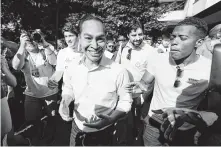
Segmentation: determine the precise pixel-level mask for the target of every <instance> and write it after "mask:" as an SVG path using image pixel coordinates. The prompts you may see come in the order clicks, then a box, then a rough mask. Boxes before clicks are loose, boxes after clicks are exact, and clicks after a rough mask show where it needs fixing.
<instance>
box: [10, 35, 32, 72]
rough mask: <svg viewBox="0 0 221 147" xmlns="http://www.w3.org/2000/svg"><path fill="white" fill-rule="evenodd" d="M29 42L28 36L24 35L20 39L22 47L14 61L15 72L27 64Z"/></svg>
mask: <svg viewBox="0 0 221 147" xmlns="http://www.w3.org/2000/svg"><path fill="white" fill-rule="evenodd" d="M28 40H29V38H28V36H27V34H22V35H21V37H20V47H19V49H18V51H17V53H16V54H15V56H14V58H13V60H12V67H13V68H14V69H15V70H21V69H22V68H23V66H24V64H25V52H26V51H25V46H26V42H27V41H28Z"/></svg>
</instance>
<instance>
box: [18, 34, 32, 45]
mask: <svg viewBox="0 0 221 147" xmlns="http://www.w3.org/2000/svg"><path fill="white" fill-rule="evenodd" d="M27 41H30V38H29V37H28V35H27V34H26V33H22V34H21V36H20V43H21V45H25V44H26V42H27Z"/></svg>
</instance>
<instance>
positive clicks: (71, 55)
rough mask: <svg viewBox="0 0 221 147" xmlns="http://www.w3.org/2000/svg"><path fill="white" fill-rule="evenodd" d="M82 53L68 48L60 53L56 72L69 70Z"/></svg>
mask: <svg viewBox="0 0 221 147" xmlns="http://www.w3.org/2000/svg"><path fill="white" fill-rule="evenodd" d="M81 55H82V53H81V52H75V51H74V49H72V48H69V47H66V48H64V49H62V50H60V51H59V52H58V56H57V66H56V71H63V72H64V70H65V69H67V68H68V65H69V64H70V63H71V62H72V60H74V59H75V58H78V57H79V56H81Z"/></svg>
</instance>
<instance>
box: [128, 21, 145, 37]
mask: <svg viewBox="0 0 221 147" xmlns="http://www.w3.org/2000/svg"><path fill="white" fill-rule="evenodd" d="M138 28H141V29H142V30H143V25H142V24H141V22H140V21H139V20H138V19H132V20H131V21H130V23H129V26H128V34H130V33H131V31H132V30H137V29H138Z"/></svg>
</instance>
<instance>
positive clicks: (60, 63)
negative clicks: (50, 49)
mask: <svg viewBox="0 0 221 147" xmlns="http://www.w3.org/2000/svg"><path fill="white" fill-rule="evenodd" d="M64 61H65V60H64V52H63V51H62V50H60V51H59V52H58V55H57V65H56V71H64V68H65V67H64Z"/></svg>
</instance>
